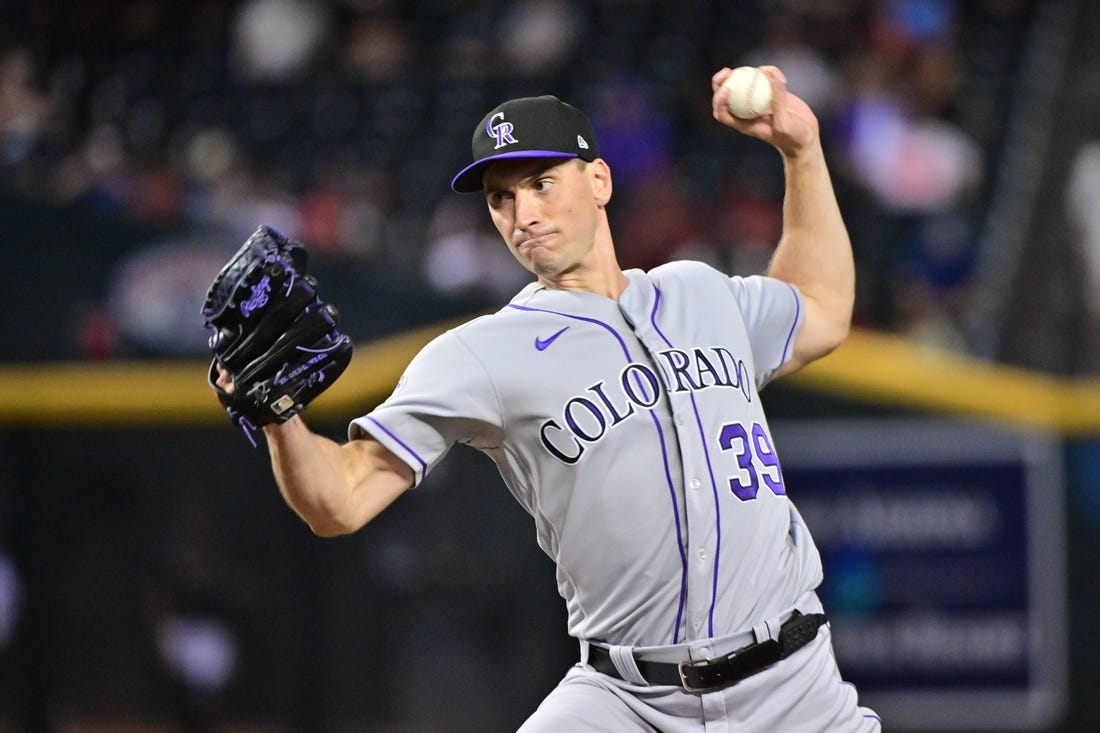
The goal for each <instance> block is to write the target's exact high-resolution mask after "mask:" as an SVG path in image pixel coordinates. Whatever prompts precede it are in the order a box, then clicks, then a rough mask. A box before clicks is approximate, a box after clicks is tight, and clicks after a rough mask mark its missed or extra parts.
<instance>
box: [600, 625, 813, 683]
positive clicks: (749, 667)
mask: <svg viewBox="0 0 1100 733" xmlns="http://www.w3.org/2000/svg"><path fill="white" fill-rule="evenodd" d="M826 620H827V619H826V618H825V614H823V613H810V614H805V615H803V614H801V613H799V612H798V611H795V612H794V615H793V616H791V617H790V618H789V619H787V620H786V621H784V622H783V625H782V626H781V627H780V628H779V638H778V639H766V640H765V641H761V642H757V643H756V644H749V645H748V646H745V647H741V648H740V649H738V650H737V651H735V652H733V653H732V654H728V655H726V656H724V657H719V658H717V659H696V660H688V661H686V662H680V663H679V664H676V663H673V662H650V661H646V660H644V659H635V660H634V661H635V662H636V663H637V665H638V671H639V672H641V673H642V676H643V677H645V679H646V681H647V682H649V684H651V685H675V686H677V687H683V688H684V689H685V690H687V691H688V692H707V691H709V690H717V689H720V688H722V687H728V686H730V685H733V684H736V683H738V682H740V681H741V680H743V679H745V678H746V677H751V676H752V675H754V674H756V673H757V672H759V671H760V670H762V669H764V668H766V667H770V666H771V665H773V664H775V663H776V662H778V661H779V660H780V659H783V658H785V657H789V656H790V655H792V654H794V653H795V652H796V651H798V650H799V649H801V648H802V647H804V646H806V645H807V644H809V643H810V642H811V641H812V640H813V639H814V637H815V636H817V630H818V629H819V628H821V626H822V624H824V623H825V621H826ZM588 663H589V664H590V665H592V667H593V668H594V669H595V670H596V671H597V672H602V673H604V674H606V675H611V676H612V677H617V678H618V679H623V676H622V675H621V674H619V671H618V670H617V669H615V663H614V662H612V661H611V653H610V652H609V651H608V650H607V649H604V648H603V647H600V646H596V645H595V644H590V645H589V646H588Z"/></svg>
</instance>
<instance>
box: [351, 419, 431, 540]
mask: <svg viewBox="0 0 1100 733" xmlns="http://www.w3.org/2000/svg"><path fill="white" fill-rule="evenodd" d="M340 450H341V453H342V454H343V459H344V466H345V469H346V470H347V472H348V474H349V475H350V476H351V479H352V481H351V483H352V491H351V497H350V499H349V501H348V504H347V506H346V507H345V510H344V511H343V512H342V513H341V517H340V522H341V524H343V525H345V526H346V527H348V528H349V529H353V530H354V529H358V528H360V527H362V526H363V525H364V524H366V523H367V522H369V521H370V520H372V519H374V517H376V516H378V514H380V513H381V512H382V510H384V509H385V508H386V507H388V506H389V505H390V504H392V503H393V502H394V501H395V500H396V499H397V497H399V496H401V494H403V493H405V491H407V490H408V489H410V488H412V486H413V483H414V476H415V472H414V471H413V469H412V468H411V467H410V466H409V465H408V464H407V463H405V462H404V461H403V460H401V459H400V458H399V457H397V456H396V455H394V454H393V452H391V451H390V450H389V449H388V448H386V446H384V445H382V444H381V443H380V442H378V441H377V440H375V439H374V438H372V437H370V436H365V437H363V438H359V439H357V440H351V441H349V442H347V443H345V444H344V445H342V446H341V447H340Z"/></svg>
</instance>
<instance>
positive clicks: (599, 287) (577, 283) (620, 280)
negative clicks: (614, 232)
mask: <svg viewBox="0 0 1100 733" xmlns="http://www.w3.org/2000/svg"><path fill="white" fill-rule="evenodd" d="M539 282H541V283H542V284H543V285H545V286H546V287H548V288H551V289H553V290H583V291H585V292H588V293H595V294H596V295H602V296H604V297H605V298H610V299H612V300H618V299H619V296H620V295H622V293H623V291H624V290H626V286H627V285H628V284H629V282H630V281H629V280H628V279H627V277H626V275H625V274H623V270H622V268H621V267H619V261H618V259H617V258H616V256H615V248H614V246H613V245H612V243H611V241H610V237H606V238H603V239H602V240H599V239H598V240H597V244H596V246H595V247H594V248H593V249H592V250H591V251H590V252H589V256H587V257H585V258H584V260H583V261H582V262H579V263H577V265H576V266H574V267H571V268H569V269H568V270H566V271H564V272H561V273H558V274H555V275H540V276H539Z"/></svg>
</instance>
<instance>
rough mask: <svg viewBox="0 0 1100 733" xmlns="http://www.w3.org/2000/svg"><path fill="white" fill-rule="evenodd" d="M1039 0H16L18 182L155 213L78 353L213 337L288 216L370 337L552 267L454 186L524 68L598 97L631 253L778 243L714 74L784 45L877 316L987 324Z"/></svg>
mask: <svg viewBox="0 0 1100 733" xmlns="http://www.w3.org/2000/svg"><path fill="white" fill-rule="evenodd" d="M1036 5H1037V3H1035V2H1027V1H1025V0H1007V1H999V0H975V1H974V2H965V3H963V2H955V1H953V0H888V1H883V2H869V1H867V0H829V1H814V2H809V1H804V0H803V1H799V0H788V1H787V2H768V3H763V2H754V3H742V2H736V3H687V4H684V3H673V2H660V1H658V0H592V1H591V2H578V1H576V0H519V1H518V2H494V1H490V0H463V1H461V2H440V1H439V0H426V1H424V2H415V3H402V2H395V1H394V0H333V1H332V2H311V1H307V0H240V1H237V2H221V1H212V0H197V1H196V2H188V3H174V2H169V1H168V0H141V1H140V2H104V1H96V0H87V1H85V2H80V3H62V2H13V1H12V0H6V1H4V2H0V12H2V14H3V16H4V23H3V30H2V31H0V39H2V46H0V191H2V192H5V193H8V194H11V195H13V196H15V197H16V198H15V200H16V201H17V202H18V201H20V200H24V201H33V202H39V203H47V204H49V205H50V206H54V207H57V208H58V209H59V210H62V211H72V210H83V211H91V212H94V213H95V214H97V215H100V216H103V217H110V218H114V219H118V220H122V221H126V222H135V223H138V224H140V225H141V226H142V227H143V229H142V230H141V231H143V232H146V233H147V234H148V236H147V237H146V238H145V241H142V242H138V243H135V244H134V245H133V246H126V247H123V248H121V251H117V250H118V248H116V250H110V248H105V251H113V252H117V256H115V257H114V259H115V260H116V261H114V262H113V263H112V265H111V267H110V268H109V270H107V271H106V272H104V273H103V277H102V283H101V287H100V292H99V297H98V298H96V299H94V301H95V302H92V303H91V304H90V305H89V304H88V303H84V304H83V305H82V306H81V309H80V310H79V312H75V313H74V314H73V315H72V316H71V318H69V319H68V320H67V321H66V322H67V323H68V324H69V325H68V326H67V330H66V331H65V333H62V334H59V338H63V339H66V340H67V343H68V346H69V352H71V353H72V354H74V355H82V356H86V357H89V358H110V357H115V356H119V355H134V354H138V355H167V356H176V355H190V354H195V353H199V352H201V351H202V349H203V346H204V343H205V334H203V333H202V332H201V329H200V328H199V327H198V326H197V324H196V323H195V321H196V320H197V319H196V318H195V313H196V311H197V304H198V303H199V302H200V298H201V295H202V291H203V289H204V288H205V286H206V284H207V283H208V282H209V279H210V277H211V275H212V273H214V272H216V271H217V269H218V267H219V266H220V263H221V262H223V261H224V260H225V259H226V257H227V256H228V254H229V253H231V252H232V251H234V250H235V249H236V247H237V246H238V245H239V243H240V242H241V241H243V239H244V238H245V237H246V236H247V235H248V234H249V233H250V232H251V231H252V230H253V229H254V228H255V227H256V226H257V225H258V224H259V223H261V222H262V223H268V224H272V225H275V226H277V227H279V228H281V229H283V230H284V231H286V232H288V233H290V234H292V235H294V236H297V237H299V238H301V239H303V240H304V241H305V242H306V243H307V244H308V245H309V246H310V248H311V249H312V250H313V252H314V254H315V259H316V260H317V261H318V266H319V267H321V268H322V270H324V271H325V272H326V273H327V272H329V271H331V272H332V274H327V275H326V276H327V277H328V278H329V281H328V282H326V286H327V287H329V288H331V289H332V292H333V295H332V299H333V300H334V301H335V302H336V303H338V304H340V305H341V307H342V308H343V309H344V310H345V311H346V312H347V314H348V322H347V327H348V329H349V330H350V331H351V332H352V334H353V335H355V336H357V337H360V338H369V337H371V336H373V335H376V334H377V333H380V332H384V331H386V330H389V329H392V328H398V327H401V326H403V325H408V324H409V323H410V318H411V317H410V316H408V315H407V313H408V312H413V313H421V314H422V317H421V320H430V319H432V318H437V317H438V316H440V315H441V314H445V313H453V312H469V311H470V310H472V309H474V308H477V307H482V306H486V305H489V304H491V303H498V302H501V301H502V300H504V299H505V298H506V297H507V296H509V295H510V294H512V293H513V292H514V291H515V290H517V289H518V287H520V286H521V285H522V284H523V282H525V280H526V273H525V272H524V271H522V270H521V269H520V268H519V267H518V266H517V265H516V264H515V263H514V262H513V261H512V258H511V257H510V255H509V254H508V253H507V252H506V250H505V249H504V248H503V247H501V246H500V245H499V242H498V241H497V236H496V234H495V232H492V231H490V230H489V228H488V219H487V217H486V216H485V215H484V212H483V211H482V208H481V207H482V204H481V202H480V200H479V198H478V197H476V196H473V197H471V196H456V195H454V194H452V193H451V192H450V191H449V189H448V182H449V179H450V175H451V174H452V173H453V171H454V170H456V169H457V168H458V167H460V165H461V164H462V163H463V161H464V160H465V159H466V157H467V156H468V154H469V153H468V145H469V135H470V131H471V130H472V127H473V125H474V124H475V123H476V121H477V120H478V119H480V117H481V115H482V114H483V113H484V111H485V110H486V109H489V108H490V107H491V106H492V105H493V104H495V103H497V102H498V101H500V100H502V99H504V98H507V97H510V96H519V95H525V94H540V93H546V92H550V93H554V94H557V95H558V96H560V97H562V98H564V99H566V100H568V101H571V102H572V103H574V104H576V105H577V106H580V107H582V108H584V109H586V110H587V111H589V113H590V114H591V116H592V117H593V119H594V122H595V124H596V127H597V130H598V135H599V137H600V139H601V145H602V149H603V153H604V157H605V158H607V159H608V160H609V162H610V164H611V166H612V169H613V171H614V173H615V182H616V195H615V201H614V203H613V206H612V211H611V214H612V217H613V225H614V227H615V229H616V231H617V233H618V236H617V241H618V243H619V246H620V248H621V250H622V252H621V254H622V260H623V264H624V266H626V267H651V266H654V265H656V264H659V263H661V262H663V261H666V260H668V259H670V258H678V257H692V258H698V259H703V260H706V261H710V262H713V263H715V264H716V265H718V266H720V267H723V268H726V269H727V270H728V271H730V272H739V273H747V272H754V271H759V270H760V269H761V268H762V267H763V266H764V263H765V262H766V261H767V258H768V255H769V252H770V249H771V247H772V246H773V245H774V243H775V241H776V239H777V236H778V232H779V227H780V216H781V211H780V207H781V195H782V171H781V169H780V167H779V166H780V162H779V160H778V156H776V155H775V154H774V153H773V152H772V151H771V150H770V149H766V148H764V146H762V145H760V144H758V143H756V142H755V141H750V140H747V139H745V138H742V137H741V136H738V135H736V134H734V133H732V132H731V131H729V130H727V129H725V128H722V127H721V126H719V125H717V123H715V122H714V121H713V120H712V119H711V118H710V115H709V95H710V90H709V78H710V75H711V74H712V73H713V72H714V71H715V70H716V69H718V68H720V67H721V66H724V65H730V66H735V65H740V64H761V63H774V64H776V65H778V66H780V67H782V68H783V69H784V70H785V72H786V73H787V75H788V77H789V79H790V87H791V89H792V90H793V91H795V92H796V93H798V94H799V95H801V96H803V97H804V98H806V99H807V100H808V101H809V102H810V104H811V106H812V107H813V108H814V109H815V110H816V111H817V113H818V115H819V117H820V118H821V120H822V125H823V128H824V131H825V138H826V142H827V144H828V147H829V155H830V158H831V163H832V167H833V171H834V176H835V179H836V186H837V189H838V193H839V196H840V198H841V201H842V205H843V206H844V209H845V213H846V216H847V220H848V223H849V226H850V229H851V232H852V235H853V239H854V243H855V247H856V252H857V259H858V260H859V262H858V264H859V266H860V274H861V277H860V291H859V296H858V313H857V321H858V323H859V324H861V325H866V326H871V327H875V328H881V329H887V330H891V331H895V332H899V333H903V334H907V335H911V336H914V337H916V338H919V339H922V340H926V341H929V342H932V343H936V344H940V345H947V346H949V347H952V348H961V349H965V348H967V333H966V324H965V323H964V321H963V315H964V311H965V309H966V304H967V300H968V297H969V291H968V289H969V287H970V286H971V284H972V282H973V275H974V270H975V263H976V261H977V259H978V255H979V253H978V241H979V234H980V229H981V227H982V223H983V221H984V217H985V215H986V212H987V210H988V206H989V202H990V195H991V184H990V182H991V181H992V180H994V178H993V177H992V176H989V175H985V173H986V172H987V171H990V170H991V169H994V170H995V167H996V166H997V164H998V159H999V155H1000V151H1001V150H1002V146H1003V144H1004V132H1005V129H1006V124H1005V123H1006V120H1007V118H1008V115H1009V113H1010V110H1011V104H1012V101H1013V89H1014V80H1015V78H1016V75H1017V74H1018V70H1019V63H1020V58H1021V55H1022V52H1023V49H1024V45H1025V43H1026V41H1027V33H1028V27H1029V19H1030V17H1031V15H1032V14H1033V13H1034V12H1035V7H1036ZM14 205H16V206H17V205H18V204H17V203H16V204H14ZM322 282H325V280H322ZM364 293H368V296H367V298H364V297H363V296H364ZM364 300H370V301H371V302H369V303H364V302H363V301H364ZM380 302H381V303H382V305H381V306H380V305H379V303H380ZM387 309H388V310H387ZM402 316H403V317H402ZM23 356H24V358H34V356H35V354H29V355H23Z"/></svg>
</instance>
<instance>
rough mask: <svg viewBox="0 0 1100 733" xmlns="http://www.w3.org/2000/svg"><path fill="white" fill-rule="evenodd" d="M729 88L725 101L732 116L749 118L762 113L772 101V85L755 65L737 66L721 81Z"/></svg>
mask: <svg viewBox="0 0 1100 733" xmlns="http://www.w3.org/2000/svg"><path fill="white" fill-rule="evenodd" d="M722 86H724V87H726V88H727V89H729V98H728V100H727V102H726V104H727V106H728V107H729V110H730V112H731V113H732V114H733V116H734V117H740V118H741V119H743V120H751V119H753V118H756V117H759V116H760V115H762V114H764V113H765V112H766V111H767V110H768V107H769V105H771V103H772V85H771V82H770V81H769V80H768V77H767V75H766V74H764V72H763V71H761V70H760V69H758V68H756V67H755V66H738V67H737V68H736V69H734V70H733V71H732V72H731V73H730V75H729V77H727V78H726V80H725V81H724V82H723V83H722Z"/></svg>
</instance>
